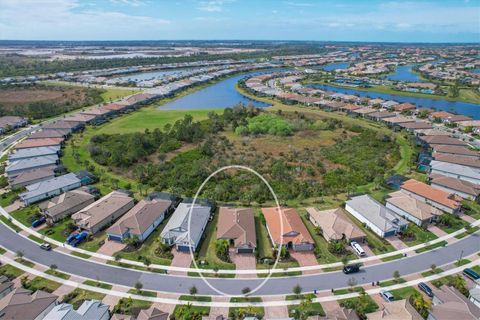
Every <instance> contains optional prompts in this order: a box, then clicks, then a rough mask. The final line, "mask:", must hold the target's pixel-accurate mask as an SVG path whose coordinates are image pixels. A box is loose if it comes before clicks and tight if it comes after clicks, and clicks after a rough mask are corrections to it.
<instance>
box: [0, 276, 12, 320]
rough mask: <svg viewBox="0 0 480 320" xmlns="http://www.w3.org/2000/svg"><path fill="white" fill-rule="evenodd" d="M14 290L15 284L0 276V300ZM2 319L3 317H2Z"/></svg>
mask: <svg viewBox="0 0 480 320" xmlns="http://www.w3.org/2000/svg"><path fill="white" fill-rule="evenodd" d="M13 289H14V286H13V282H11V281H10V280H8V278H7V277H5V276H0V299H2V298H3V297H5V296H6V295H7V294H9V293H10V292H12V291H13ZM0 317H1V315H0Z"/></svg>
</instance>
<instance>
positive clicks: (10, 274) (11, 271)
mask: <svg viewBox="0 0 480 320" xmlns="http://www.w3.org/2000/svg"><path fill="white" fill-rule="evenodd" d="M22 274H23V270H20V269H18V268H16V267H14V266H11V265H9V264H6V265H4V266H1V267H0V275H2V276H5V277H7V278H8V280H13V279H15V278H17V277H19V276H20V275H22Z"/></svg>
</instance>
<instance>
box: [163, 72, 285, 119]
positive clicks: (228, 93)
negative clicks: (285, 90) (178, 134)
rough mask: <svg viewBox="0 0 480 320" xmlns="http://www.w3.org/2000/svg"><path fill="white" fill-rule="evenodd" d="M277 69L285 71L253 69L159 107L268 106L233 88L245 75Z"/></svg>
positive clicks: (250, 75) (174, 108) (170, 108)
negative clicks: (241, 104)
mask: <svg viewBox="0 0 480 320" xmlns="http://www.w3.org/2000/svg"><path fill="white" fill-rule="evenodd" d="M278 71H285V69H271V70H267V71H254V72H248V73H243V74H240V75H237V76H233V77H230V78H228V79H225V80H222V81H220V82H218V83H215V84H213V85H211V86H208V87H206V88H204V89H201V90H198V91H196V92H193V93H191V94H189V95H186V96H183V97H180V98H178V99H175V100H172V101H170V102H168V103H166V104H164V105H162V106H160V107H159V108H160V109H162V110H191V109H225V108H231V107H233V106H235V105H236V104H239V103H243V104H244V105H249V104H252V105H254V106H255V107H258V108H265V107H269V106H270V104H268V103H265V102H261V101H258V100H253V99H250V98H247V97H245V96H244V95H242V94H240V93H239V92H238V91H237V90H236V89H235V85H236V83H237V82H238V81H239V80H241V79H243V78H246V77H252V76H256V75H259V74H265V73H272V72H278Z"/></svg>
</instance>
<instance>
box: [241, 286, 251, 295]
mask: <svg viewBox="0 0 480 320" xmlns="http://www.w3.org/2000/svg"><path fill="white" fill-rule="evenodd" d="M250 291H251V290H250V288H249V287H245V288H243V289H242V294H243V295H245V296H247V295H248V294H249V293H250Z"/></svg>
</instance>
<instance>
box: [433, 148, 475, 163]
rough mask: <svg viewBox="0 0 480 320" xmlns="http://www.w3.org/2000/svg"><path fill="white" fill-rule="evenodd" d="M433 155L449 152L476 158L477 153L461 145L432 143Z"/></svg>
mask: <svg viewBox="0 0 480 320" xmlns="http://www.w3.org/2000/svg"><path fill="white" fill-rule="evenodd" d="M432 149H433V156H434V157H437V155H443V154H449V155H454V156H462V157H468V158H473V159H476V160H478V159H479V154H478V152H477V151H473V150H470V149H468V148H466V147H463V146H451V145H450V146H448V145H433V147H432Z"/></svg>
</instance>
